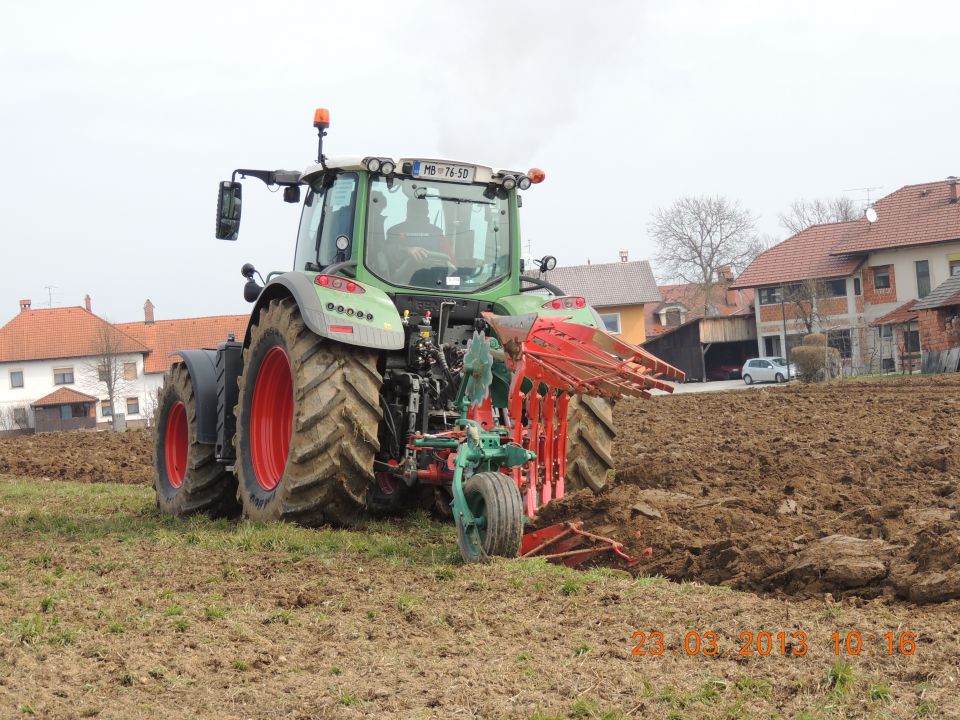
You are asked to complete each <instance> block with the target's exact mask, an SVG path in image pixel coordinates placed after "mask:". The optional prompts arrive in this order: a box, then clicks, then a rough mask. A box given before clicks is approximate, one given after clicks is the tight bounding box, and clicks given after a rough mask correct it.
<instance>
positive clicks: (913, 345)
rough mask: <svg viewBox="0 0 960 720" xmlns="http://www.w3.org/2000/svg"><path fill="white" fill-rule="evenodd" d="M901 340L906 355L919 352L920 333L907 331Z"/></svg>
mask: <svg viewBox="0 0 960 720" xmlns="http://www.w3.org/2000/svg"><path fill="white" fill-rule="evenodd" d="M903 339H904V341H905V345H906V348H907V352H908V353H918V352H920V331H919V330H908V331H907V332H905V333H904V334H903Z"/></svg>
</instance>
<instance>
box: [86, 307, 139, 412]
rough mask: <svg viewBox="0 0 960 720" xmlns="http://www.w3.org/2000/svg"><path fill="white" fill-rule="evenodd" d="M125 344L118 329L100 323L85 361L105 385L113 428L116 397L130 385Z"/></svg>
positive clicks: (92, 372)
mask: <svg viewBox="0 0 960 720" xmlns="http://www.w3.org/2000/svg"><path fill="white" fill-rule="evenodd" d="M125 345H126V343H125V342H124V337H123V335H122V334H121V333H120V331H119V330H117V329H116V328H115V327H113V325H110V324H108V323H101V325H100V328H99V330H98V331H97V336H96V338H95V340H94V346H93V348H92V350H93V352H92V355H91V360H90V362H88V363H87V369H88V370H89V371H90V372H91V374H94V375H96V378H97V380H98V381H99V382H100V383H101V384H102V385H104V386H105V387H106V390H107V397H108V399H109V400H110V412H111V414H112V424H113V426H114V428H116V426H117V413H116V409H117V398H119V397H121V396H122V395H123V394H124V393H126V392H127V390H128V389H129V388H130V386H131V383H130V381H129V380H128V379H127V377H126V374H125V368H124V365H125V364H126V363H125V362H124V357H125V356H126V355H127V354H128V353H125V352H124V346H125Z"/></svg>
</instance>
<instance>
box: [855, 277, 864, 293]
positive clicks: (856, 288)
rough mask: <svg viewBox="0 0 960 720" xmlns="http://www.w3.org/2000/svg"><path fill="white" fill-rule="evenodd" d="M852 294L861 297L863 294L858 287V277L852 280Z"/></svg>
mask: <svg viewBox="0 0 960 720" xmlns="http://www.w3.org/2000/svg"><path fill="white" fill-rule="evenodd" d="M853 294H854V295H862V294H863V288H861V287H860V278H859V277H855V278H854V279H853Z"/></svg>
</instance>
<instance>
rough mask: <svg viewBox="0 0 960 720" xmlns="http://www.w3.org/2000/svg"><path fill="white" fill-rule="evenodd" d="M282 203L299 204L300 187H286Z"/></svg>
mask: <svg viewBox="0 0 960 720" xmlns="http://www.w3.org/2000/svg"><path fill="white" fill-rule="evenodd" d="M283 201H284V202H288V203H298V202H300V186H299V185H287V187H285V188H284V189H283Z"/></svg>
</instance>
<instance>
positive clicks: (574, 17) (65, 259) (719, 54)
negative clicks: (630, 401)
mask: <svg viewBox="0 0 960 720" xmlns="http://www.w3.org/2000/svg"><path fill="white" fill-rule="evenodd" d="M958 28H960V6H958V5H957V4H956V3H952V2H936V3H934V2H929V3H925V2H911V3H906V2H878V1H877V0H873V1H871V2H839V1H837V0H834V1H833V2H793V3H785V2H770V1H765V2H759V1H758V2H719V1H716V0H714V1H712V2H681V1H677V0H673V1H671V2H665V1H664V2H640V1H637V2H610V1H604V2H594V3H577V2H566V1H564V0H552V1H541V0H536V1H532V0H527V1H526V2H516V1H515V0H514V1H512V2H500V1H497V0H486V1H485V2H470V3H467V2H456V3H454V2H446V3H441V2H438V1H436V0H434V1H433V2H419V1H418V2H414V1H412V0H392V1H391V2H357V1H353V2H336V3H334V2H323V1H322V0H313V1H312V2H306V3H300V2H294V1H292V0H285V2H282V3H264V2H257V3H244V2H237V1H236V0H231V2H228V3H202V2H191V3H179V2H170V1H168V2H164V3H141V2H134V1H131V0H127V1H125V2H111V3H105V2H99V3H98V2H83V3H78V2H63V3H54V2H43V1H42V0H37V1H35V2H29V3H27V2H21V3H5V6H4V19H3V23H2V25H0V171H2V172H0V254H2V267H3V269H4V270H5V272H4V273H3V281H2V283H0V323H2V322H6V321H7V320H8V319H9V318H10V317H12V316H13V315H14V314H15V313H16V311H17V301H18V300H19V299H20V298H31V299H32V300H33V303H34V307H42V306H46V305H47V303H48V298H49V294H48V290H47V286H53V288H54V289H53V290H52V298H53V304H54V305H80V304H82V303H83V296H84V295H85V294H86V293H90V295H91V296H92V297H93V306H94V310H95V311H96V312H98V313H100V314H102V315H104V316H105V317H107V318H109V319H111V320H114V321H128V320H137V319H140V318H141V317H142V309H141V308H142V305H143V302H144V300H145V299H146V298H148V297H149V298H150V299H151V300H152V301H153V303H154V304H155V305H156V308H157V310H156V313H157V317H158V318H173V317H188V316H192V315H209V314H220V313H245V312H248V310H249V306H248V305H247V304H246V303H244V301H243V298H242V286H243V280H242V278H241V276H240V274H239V268H240V266H241V264H242V263H243V262H245V261H251V262H253V263H254V264H255V265H256V266H257V267H258V268H259V269H261V270H262V271H264V272H265V271H267V270H271V269H288V268H289V267H290V266H291V265H292V258H293V249H294V238H295V234H296V225H297V222H298V218H299V208H297V207H296V206H292V205H287V204H285V203H283V202H282V199H281V197H280V195H279V194H271V193H270V192H268V191H267V189H266V188H265V186H263V185H262V184H260V183H258V182H257V181H250V182H249V183H247V186H246V187H245V190H244V207H243V227H242V230H241V233H240V240H239V241H238V242H235V243H230V242H223V241H217V240H215V239H214V237H213V231H214V214H215V208H216V188H217V182H218V181H219V180H221V179H228V178H229V175H230V172H231V170H233V169H234V168H237V167H248V168H249V167H262V168H267V169H275V168H289V169H299V168H302V167H303V166H305V165H307V164H309V163H310V162H311V160H312V159H313V158H314V157H315V153H316V141H315V132H314V130H313V128H312V126H311V121H312V116H313V110H314V108H315V107H321V106H322V107H327V108H329V109H330V114H331V121H332V127H331V130H330V135H329V137H328V138H327V141H326V150H327V152H328V154H337V155H339V154H368V153H369V154H382V155H390V156H393V157H399V156H416V155H421V156H431V157H435V156H445V157H452V158H456V159H462V160H470V161H474V162H479V163H483V164H488V165H492V166H494V167H508V168H515V169H526V168H529V167H531V166H538V167H542V168H544V169H545V170H546V172H547V180H546V182H545V183H544V184H542V185H539V186H535V187H534V188H533V189H532V190H531V191H529V192H528V193H526V195H525V198H524V208H523V210H522V222H523V233H524V235H525V238H526V239H528V240H530V241H531V242H532V249H533V252H534V254H536V255H538V256H539V255H543V254H546V253H549V254H553V255H556V256H557V257H558V258H559V260H560V264H562V265H569V264H577V263H582V262H586V261H587V259H588V258H589V259H590V260H591V261H592V262H595V263H596V262H610V261H614V260H616V259H617V251H618V250H619V249H620V248H622V247H623V248H628V249H629V251H630V257H631V259H638V258H649V257H651V256H652V255H653V254H654V251H655V248H654V247H653V245H652V243H651V242H650V240H649V239H648V237H647V233H646V227H647V223H648V221H649V218H650V214H651V212H652V211H653V210H655V209H656V208H657V207H659V206H663V205H667V204H669V203H670V202H671V201H672V200H673V199H675V198H677V197H679V196H682V195H685V194H702V193H707V194H720V195H725V196H727V197H729V198H731V199H736V200H739V201H740V202H741V203H742V205H743V206H744V207H746V208H748V209H750V210H752V211H753V212H754V213H756V214H757V215H759V216H760V222H759V229H760V230H761V231H762V232H765V233H769V234H771V235H774V236H777V237H781V238H782V237H783V236H784V233H783V231H782V230H781V229H780V228H779V226H778V222H777V213H779V212H782V211H784V210H785V209H786V208H787V206H788V205H789V204H790V202H791V201H793V200H794V199H796V198H799V197H807V198H812V197H817V196H832V195H840V194H848V195H850V196H851V197H853V198H855V199H858V200H859V199H862V198H864V197H865V196H866V193H865V192H864V191H862V190H850V188H864V187H876V186H880V187H881V188H882V189H881V190H873V191H872V196H873V197H874V198H876V197H878V196H879V195H883V194H887V193H890V192H893V191H894V190H896V189H897V188H899V187H901V186H903V185H907V184H911V183H918V182H927V181H933V180H941V179H943V178H945V177H947V176H948V175H951V174H960V160H958V157H957V155H958V151H957V147H958V143H957V137H958V129H960V50H958V48H957V37H958V32H960V31H958Z"/></svg>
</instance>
